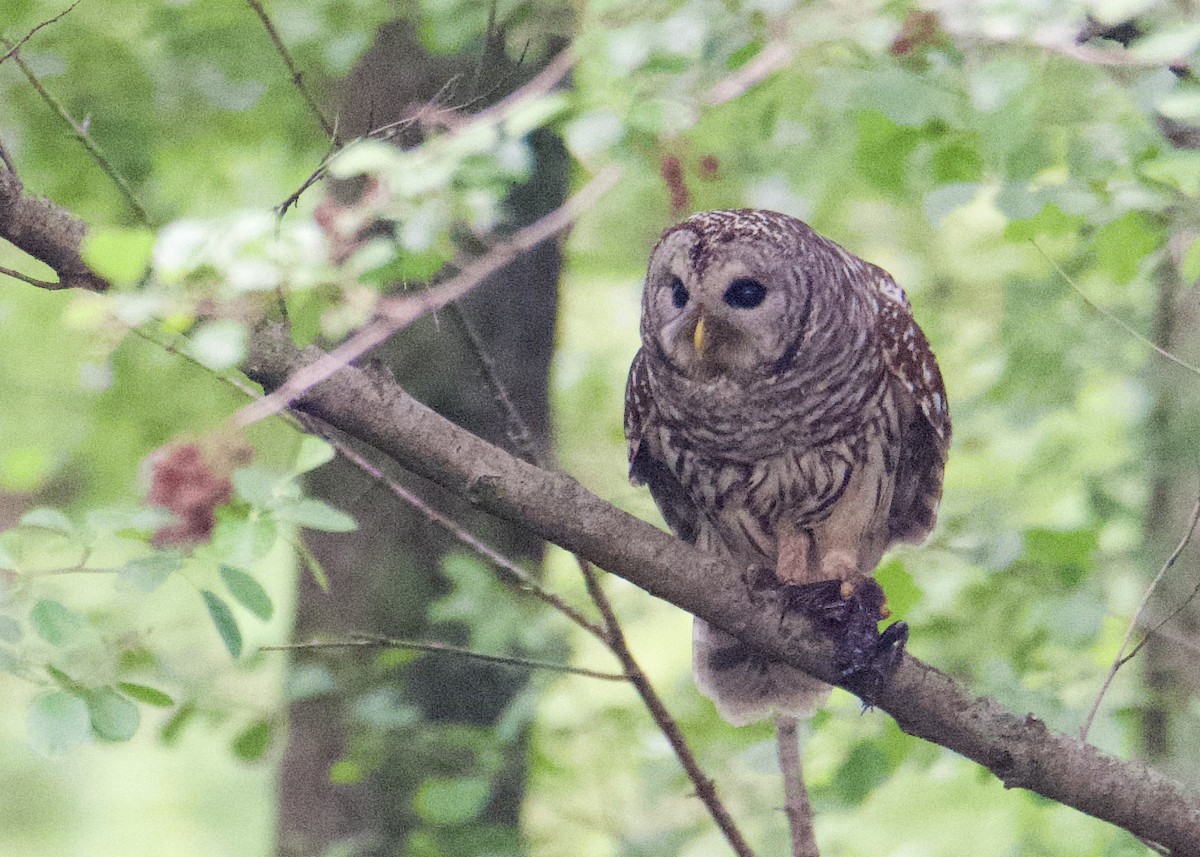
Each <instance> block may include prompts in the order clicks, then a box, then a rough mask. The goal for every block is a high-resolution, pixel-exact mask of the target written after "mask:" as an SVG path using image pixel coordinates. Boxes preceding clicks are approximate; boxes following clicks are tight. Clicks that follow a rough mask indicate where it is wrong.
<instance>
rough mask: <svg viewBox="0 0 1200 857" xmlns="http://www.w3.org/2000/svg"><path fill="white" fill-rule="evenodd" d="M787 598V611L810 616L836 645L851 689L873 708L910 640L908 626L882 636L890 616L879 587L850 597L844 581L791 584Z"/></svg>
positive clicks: (863, 587) (867, 586) (865, 587)
mask: <svg viewBox="0 0 1200 857" xmlns="http://www.w3.org/2000/svg"><path fill="white" fill-rule="evenodd" d="M783 597H784V609H785V611H790V610H798V611H800V612H802V613H804V615H805V616H807V617H808V618H809V619H810V620H811V621H812V622H813V623H814V624H815V625H816V626H817V628H818V629H819V630H820V631H821V633H823V634H824V635H825V636H826V637H828V638H829V639H830V640H832V641H833V643H834V648H835V649H836V652H837V659H838V668H839V669H840V670H841V674H842V678H843V680H844V682H845V685H846V687H847V688H848V689H849V690H851V691H853V692H854V693H856V694H858V696H859V697H861V698H862V700H863V705H864V707H870V706H871V704H872V703H873V701H874V700H875V698H876V697H878V695H879V693H880V692H881V691H882V690H883V689H884V688H885V687H887V684H888V682H889V681H891V678H892V675H893V674H894V673H895V671H896V667H897V666H899V664H900V656H901V654H902V653H903V651H904V644H905V643H906V642H907V641H908V625H906V624H905V623H903V622H896V623H894V624H892V625H890V626H888V628H886V629H885V630H884V631H883V633H880V632H879V623H880V621H882V620H883V619H885V618H887V616H888V611H887V606H886V602H885V600H884V595H883V590H882V589H881V588H880V586H879V584H878V583H876V582H875V581H874V580H872V579H869V578H868V579H866V580H864V581H862V582H861V583H859V585H858V586H857V587H856V588H855V590H854V592H853V594H851V595H850V597H848V598H846V597H843V596H842V590H841V586H840V584H839V582H838V581H836V580H826V581H821V582H819V583H812V584H805V585H801V586H786V587H784V596H783Z"/></svg>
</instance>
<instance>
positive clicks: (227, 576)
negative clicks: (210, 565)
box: [221, 565, 275, 622]
mask: <svg viewBox="0 0 1200 857" xmlns="http://www.w3.org/2000/svg"><path fill="white" fill-rule="evenodd" d="M221 580H223V581H225V586H226V587H227V588H228V589H229V593H230V594H231V595H232V596H233V597H234V599H235V600H236V601H237V602H238V603H239V604H241V605H242V606H243V607H245V608H246V609H247V610H249V611H250V612H251V613H253V614H254V615H255V616H257V617H258V618H259V619H262V620H263V621H264V622H265V621H267V620H268V619H270V618H271V616H272V614H274V612H275V607H274V605H273V604H271V596H269V595H267V591H266V590H265V589H263V588H262V586H261V585H260V584H259V582H258V581H257V580H255V579H254V578H253V577H251V576H250V575H248V574H247V573H246V572H244V571H242V570H241V569H240V568H234V567H233V566H230V565H223V566H221Z"/></svg>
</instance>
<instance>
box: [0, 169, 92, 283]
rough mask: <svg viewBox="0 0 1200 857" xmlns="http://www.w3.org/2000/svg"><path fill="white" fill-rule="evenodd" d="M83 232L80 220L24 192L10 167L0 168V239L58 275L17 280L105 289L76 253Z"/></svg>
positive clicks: (85, 228) (22, 277) (84, 228)
mask: <svg viewBox="0 0 1200 857" xmlns="http://www.w3.org/2000/svg"><path fill="white" fill-rule="evenodd" d="M86 231H87V227H85V226H84V225H83V223H82V222H81V221H79V220H77V219H76V218H74V217H73V216H71V215H70V214H68V213H67V212H65V211H63V210H62V209H61V208H59V207H58V206H57V205H55V204H54V203H52V202H49V201H47V200H44V199H35V198H34V197H31V196H28V195H26V193H25V188H24V187H22V185H21V180H20V179H19V178H17V174H16V173H15V172H13V171H12V170H11V169H9V168H7V167H6V168H4V169H0V238H3V239H4V240H5V241H8V242H9V243H11V244H13V245H15V246H16V247H18V248H19V249H21V250H24V251H25V252H26V253H28V254H29V255H30V256H33V257H34V258H35V259H38V260H40V261H42V262H45V263H46V264H47V265H49V266H50V267H51V268H53V269H54V271H55V272H56V273H57V274H58V282H57V283H47V282H43V281H41V280H33V279H31V278H28V277H24V276H21V277H18V279H23V280H25V281H26V282H28V283H31V284H33V285H35V286H38V287H40V288H44V289H87V290H88V291H90V292H103V291H105V290H107V289H108V281H107V280H105V279H104V278H103V277H99V276H97V275H96V274H95V273H93V272H92V270H91V269H90V268H88V266H87V265H85V264H84V261H83V258H82V257H81V256H80V255H79V245H80V244H81V243H82V242H83V236H84V233H85V232H86ZM4 273H6V274H9V275H10V276H12V275H13V274H15V272H12V273H10V272H8V271H5V272H4Z"/></svg>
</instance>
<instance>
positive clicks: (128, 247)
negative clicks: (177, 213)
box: [79, 226, 154, 283]
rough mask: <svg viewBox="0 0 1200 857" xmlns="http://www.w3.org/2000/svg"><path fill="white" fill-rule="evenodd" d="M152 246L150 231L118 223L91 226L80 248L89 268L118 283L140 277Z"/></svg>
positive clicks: (148, 263) (152, 237) (147, 262)
mask: <svg viewBox="0 0 1200 857" xmlns="http://www.w3.org/2000/svg"><path fill="white" fill-rule="evenodd" d="M153 249H154V233H153V232H152V231H150V230H149V229H136V228H129V227H120V226H95V227H92V228H91V229H89V230H88V232H87V235H85V236H84V238H83V244H82V245H81V246H80V248H79V250H80V253H81V254H82V255H83V261H84V262H86V263H87V266H88V267H89V268H91V269H92V270H93V271H95V272H96V273H97V274H99V275H100V276H102V277H104V278H105V279H109V280H113V281H114V282H118V283H120V282H131V281H133V280H137V279H139V278H140V277H141V276H142V274H144V273H145V271H146V268H147V267H149V265H150V253H151V251H152V250H153Z"/></svg>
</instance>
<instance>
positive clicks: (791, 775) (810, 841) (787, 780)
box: [775, 714, 820, 857]
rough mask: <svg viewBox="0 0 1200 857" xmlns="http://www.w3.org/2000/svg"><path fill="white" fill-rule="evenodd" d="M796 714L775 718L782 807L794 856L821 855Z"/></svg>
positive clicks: (808, 856) (812, 856) (818, 856)
mask: <svg viewBox="0 0 1200 857" xmlns="http://www.w3.org/2000/svg"><path fill="white" fill-rule="evenodd" d="M798 726H799V724H798V722H797V720H796V718H795V717H791V716H788V715H782V714H781V715H779V716H778V717H776V718H775V740H776V741H777V742H778V744H779V772H780V774H781V775H782V777H783V811H784V814H785V815H787V820H788V828H789V829H790V830H791V832H792V857H820V851H819V850H818V849H817V837H816V833H815V832H814V831H813V812H812V805H811V804H810V803H809V802H808V789H806V788H805V787H804V769H803V768H802V767H801V765H800V734H799V729H798Z"/></svg>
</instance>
